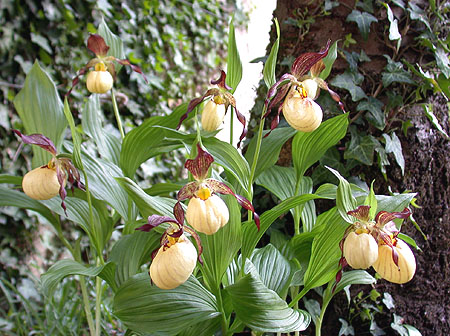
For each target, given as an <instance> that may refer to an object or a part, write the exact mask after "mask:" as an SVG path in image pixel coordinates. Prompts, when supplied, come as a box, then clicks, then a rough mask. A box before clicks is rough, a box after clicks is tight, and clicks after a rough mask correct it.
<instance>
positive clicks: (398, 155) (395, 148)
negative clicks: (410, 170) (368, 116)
mask: <svg viewBox="0 0 450 336" xmlns="http://www.w3.org/2000/svg"><path fill="white" fill-rule="evenodd" d="M383 137H384V139H385V140H386V153H388V154H389V153H392V154H394V157H395V161H397V163H398V165H399V166H400V168H401V169H402V175H404V174H405V158H404V157H403V152H402V144H401V142H400V139H399V138H398V137H397V135H396V134H395V133H392V134H391V136H390V137H389V135H388V134H386V133H385V134H383Z"/></svg>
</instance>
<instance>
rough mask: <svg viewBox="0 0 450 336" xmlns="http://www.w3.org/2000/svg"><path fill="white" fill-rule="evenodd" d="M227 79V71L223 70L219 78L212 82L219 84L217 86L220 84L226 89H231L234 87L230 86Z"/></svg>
mask: <svg viewBox="0 0 450 336" xmlns="http://www.w3.org/2000/svg"><path fill="white" fill-rule="evenodd" d="M226 79H227V74H226V73H225V71H223V70H221V71H220V77H219V79H216V80H212V81H211V84H214V85H217V86H219V87H221V88H223V89H225V90H228V91H230V90H231V89H232V87H230V86H228V85H227V84H226V83H225V80H226Z"/></svg>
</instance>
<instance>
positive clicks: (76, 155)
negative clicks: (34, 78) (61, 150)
mask: <svg viewBox="0 0 450 336" xmlns="http://www.w3.org/2000/svg"><path fill="white" fill-rule="evenodd" d="M64 115H65V116H66V119H67V122H68V123H69V127H70V132H71V134H72V143H73V153H72V162H73V163H74V164H75V166H76V167H77V168H78V169H81V170H84V168H83V161H81V137H80V134H78V131H77V128H76V126H75V121H74V120H73V116H72V112H70V107H69V102H68V101H67V97H66V98H65V99H64Z"/></svg>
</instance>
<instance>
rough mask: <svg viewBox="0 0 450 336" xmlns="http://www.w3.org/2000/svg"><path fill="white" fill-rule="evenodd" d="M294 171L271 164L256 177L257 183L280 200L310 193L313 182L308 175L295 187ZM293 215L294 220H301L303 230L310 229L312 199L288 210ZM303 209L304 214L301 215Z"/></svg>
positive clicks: (313, 208)
mask: <svg viewBox="0 0 450 336" xmlns="http://www.w3.org/2000/svg"><path fill="white" fill-rule="evenodd" d="M295 181H296V173H295V170H294V168H293V167H280V166H272V167H270V168H268V169H267V170H265V171H264V172H262V173H261V175H260V176H259V177H258V178H257V179H256V183H257V184H258V185H261V186H263V187H264V188H266V189H267V190H269V191H270V192H271V193H273V194H274V195H275V196H277V197H278V198H279V199H280V200H281V201H284V200H285V199H287V198H289V197H292V196H298V195H303V194H311V193H312V186H313V182H312V180H311V178H310V177H304V178H302V180H301V181H300V184H299V186H298V188H297V187H296V183H295ZM290 211H291V213H292V215H293V216H294V221H298V220H300V217H301V218H302V221H303V226H304V227H303V230H304V231H311V229H312V227H313V226H314V223H315V217H316V216H315V205H314V201H309V202H307V203H305V204H302V205H300V206H297V207H295V208H293V209H291V210H290ZM303 211H305V215H303Z"/></svg>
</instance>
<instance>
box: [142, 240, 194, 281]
mask: <svg viewBox="0 0 450 336" xmlns="http://www.w3.org/2000/svg"><path fill="white" fill-rule="evenodd" d="M196 263H197V250H196V249H195V247H194V245H193V244H192V243H191V241H190V240H189V239H187V238H186V236H185V235H181V236H180V237H179V238H177V239H176V241H175V242H174V243H173V244H172V243H169V246H165V245H164V246H161V247H160V249H159V250H158V253H157V254H156V256H155V258H154V259H153V261H152V263H151V265H150V277H151V278H152V281H153V283H154V284H155V285H156V286H158V287H159V288H161V289H173V288H176V287H178V286H179V285H181V284H183V283H184V282H186V280H187V279H188V278H189V276H190V275H191V274H192V271H193V270H194V268H195V265H196Z"/></svg>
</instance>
